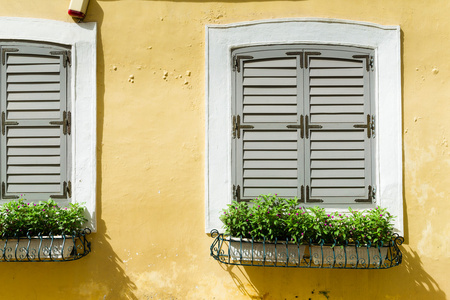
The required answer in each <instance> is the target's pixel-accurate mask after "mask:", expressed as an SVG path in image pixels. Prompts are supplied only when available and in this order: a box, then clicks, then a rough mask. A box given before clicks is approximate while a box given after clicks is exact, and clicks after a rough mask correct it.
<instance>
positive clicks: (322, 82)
mask: <svg viewBox="0 0 450 300" xmlns="http://www.w3.org/2000/svg"><path fill="white" fill-rule="evenodd" d="M310 85H311V86H315V87H318V86H359V87H362V86H363V85H364V78H363V77H358V78H346V77H342V78H328V77H322V78H311V80H310Z"/></svg>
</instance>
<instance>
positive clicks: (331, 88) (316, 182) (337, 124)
mask: <svg viewBox="0 0 450 300" xmlns="http://www.w3.org/2000/svg"><path fill="white" fill-rule="evenodd" d="M319 52H320V55H312V56H310V57H309V58H308V62H307V64H308V66H309V67H308V69H307V70H306V84H307V85H306V92H307V93H308V94H309V95H308V96H307V97H308V99H309V101H306V103H305V106H306V107H305V109H306V110H308V114H307V118H308V122H309V124H310V125H312V126H314V127H321V128H311V129H309V130H308V139H307V143H306V170H307V172H306V184H307V186H308V187H309V190H308V191H307V192H308V193H307V195H308V196H309V202H324V203H333V204H339V203H343V204H351V203H355V201H356V202H369V203H371V202H372V199H369V198H371V197H370V196H369V194H370V193H372V186H371V184H372V183H371V180H372V154H371V149H372V147H371V143H372V139H371V136H372V134H371V131H372V130H371V128H363V127H364V126H366V125H368V124H369V126H370V123H371V120H372V118H373V117H372V113H371V100H370V99H371V92H370V73H371V71H370V70H369V62H368V61H367V60H369V59H370V57H369V55H367V56H366V57H364V56H365V55H364V54H363V55H361V53H351V52H348V51H331V50H327V51H324V50H322V51H319ZM355 57H356V58H355ZM355 125H356V126H355ZM355 127H359V128H355ZM369 135H370V137H369ZM307 201H308V197H307Z"/></svg>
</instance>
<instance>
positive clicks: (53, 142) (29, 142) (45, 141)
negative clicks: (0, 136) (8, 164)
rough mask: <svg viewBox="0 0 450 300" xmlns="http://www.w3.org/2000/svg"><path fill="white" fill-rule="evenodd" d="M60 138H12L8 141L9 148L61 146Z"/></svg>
mask: <svg viewBox="0 0 450 300" xmlns="http://www.w3.org/2000/svg"><path fill="white" fill-rule="evenodd" d="M60 144H61V140H60V138H40V139H35V138H17V139H14V138H11V139H8V143H7V146H59V145H60Z"/></svg>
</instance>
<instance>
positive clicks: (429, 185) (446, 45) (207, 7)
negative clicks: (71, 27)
mask: <svg viewBox="0 0 450 300" xmlns="http://www.w3.org/2000/svg"><path fill="white" fill-rule="evenodd" d="M68 5H69V1H68V0H67V1H63V0H39V1H31V0H0V7H1V10H0V16H11V17H31V18H43V19H52V20H59V21H65V22H74V21H73V20H72V19H71V18H70V17H69V16H68V15H67V8H68ZM449 11H450V2H449V1H447V0H433V1H428V2H426V3H425V2H423V1H417V0H401V1H389V0H386V1H366V0H359V1H357V0H352V1H348V0H335V1H327V0H305V1H198V0H193V1H190V0H187V1H145V0H140V1H139V0H133V1H132V0H129V1H126V0H122V1H121V0H91V1H90V5H89V8H88V13H87V17H86V19H85V21H88V22H97V24H98V49H97V57H98V61H97V64H98V66H97V81H98V82H97V89H98V95H97V102H98V103H97V104H98V112H97V122H98V128H97V134H98V141H97V142H98V149H97V156H98V170H97V175H98V176H97V186H98V190H97V218H98V232H97V233H95V234H92V235H91V237H90V238H91V240H92V248H93V252H92V253H91V254H89V255H88V256H87V257H85V258H83V259H81V260H79V261H75V262H68V263H3V264H0V282H2V288H1V289H0V299H44V298H46V299H356V298H368V299H446V297H447V295H449V294H450V284H449V283H448V278H449V276H450V259H449V258H450V235H449V234H448V233H449V232H450V222H449V217H448V215H447V212H448V211H449V210H450V204H449V202H448V197H449V194H450V181H449V176H448V174H449V167H450V155H449V154H450V152H449V148H448V139H449V135H450V132H449V128H450V121H449V120H450V118H449V117H448V116H449V115H450V105H449V103H450V85H449V83H450V59H449V49H450V18H449V17H448V12H449ZM292 17H315V18H337V19H348V20H357V21H365V22H373V23H377V24H382V25H400V27H401V30H402V37H401V38H402V90H403V130H404V133H403V149H404V207H405V209H404V218H405V223H404V227H405V238H406V241H405V244H404V246H403V247H402V250H403V255H404V260H403V263H402V265H400V266H399V267H396V268H393V269H389V270H379V271H376V270H374V271H370V270H310V269H290V270H285V269H280V268H278V269H269V268H267V269H264V268H250V267H247V268H243V267H225V266H224V265H220V264H218V263H217V262H216V261H214V260H213V259H212V258H210V257H209V246H210V244H211V242H212V239H211V238H210V237H208V236H207V235H206V234H205V233H204V223H205V222H204V216H205V211H204V209H205V208H204V200H205V199H204V161H205V157H204V153H205V151H204V149H205V134H204V130H205V126H204V124H205V109H204V107H205V95H204V90H205V79H204V78H205V71H204V67H205V54H204V53H205V25H206V24H227V23H234V22H241V21H252V20H261V19H273V18H292Z"/></svg>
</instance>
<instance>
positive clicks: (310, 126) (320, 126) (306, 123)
mask: <svg viewBox="0 0 450 300" xmlns="http://www.w3.org/2000/svg"><path fill="white" fill-rule="evenodd" d="M310 128H317V129H320V128H322V125H309V121H308V116H305V131H306V138H307V139H308V138H309V129H310Z"/></svg>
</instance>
